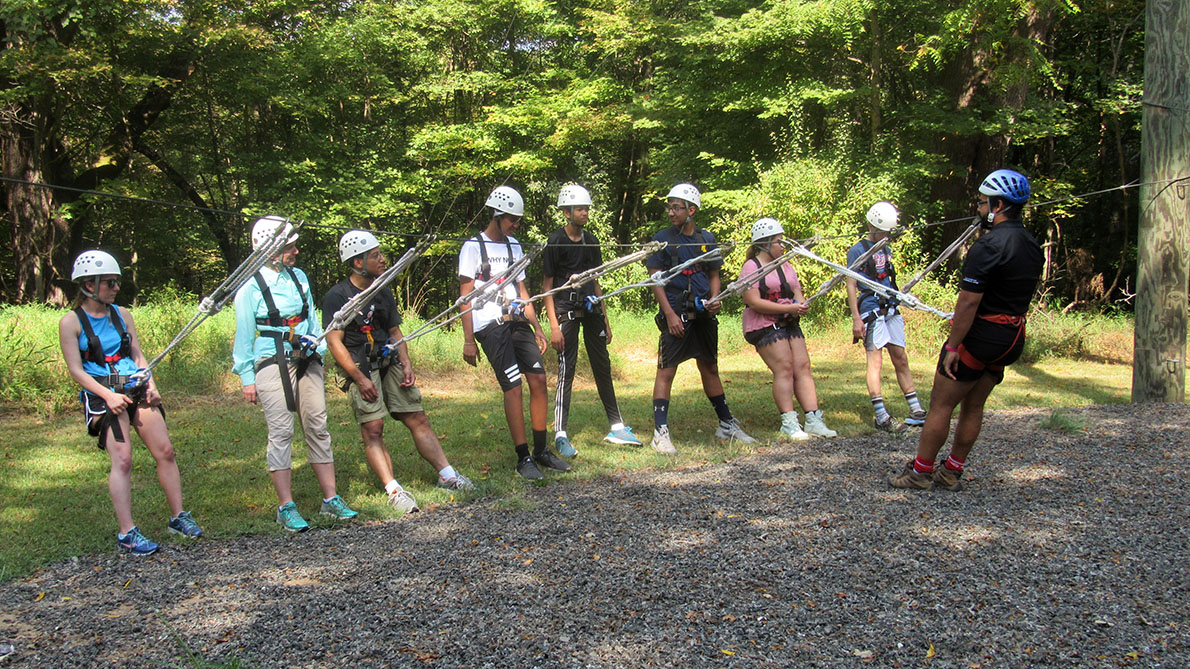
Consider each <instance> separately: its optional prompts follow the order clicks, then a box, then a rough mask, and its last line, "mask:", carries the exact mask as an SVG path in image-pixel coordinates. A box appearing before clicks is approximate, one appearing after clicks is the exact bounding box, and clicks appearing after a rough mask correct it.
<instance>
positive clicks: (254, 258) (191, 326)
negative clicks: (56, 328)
mask: <svg viewBox="0 0 1190 669" xmlns="http://www.w3.org/2000/svg"><path fill="white" fill-rule="evenodd" d="M302 225H303V222H302V221H298V222H296V223H290V220H289V219H285V221H284V222H283V223H282V224H281V225H278V226H277V229H276V230H274V231H273V234H272V236H271V237H269V239H268V241H266V242H265V243H264V244H262V245H261V246H260V247H259V248H256V249H253V250H252V253H249V254H248V257H246V258H244V261H243V262H242V263H240V265H239V267H237V268H235V270H233V271H232V273H231V274H230V275H228V277H227V278H226V279H224V280H223V283H221V284H219V285H218V286H216V288H215V290H213V291H212V292H211V294H210V295H208V296H207V297H204V298H202V299H201V300H199V303H198V313H197V314H195V315H194V316H193V317H192V318H191V319H190V322H189V323H187V324H186V325H185V326H183V327H182V329H181V330H180V331H179V332H178V334H176V335H174V338H173V340H172V341H170V343H169V345H168V346H166V347H165V349H163V350H162V351H161V352H160V353H158V354H157V357H155V358H153V359H152V360H150V361H149V364H148V365H146V366H145V368H144V369H142V370H138V371H137V373H136V374H134V375H133V377H134V378H137V379H140V380H147V379H148V378H149V375H150V374H152V372H153V369H154V368H155V367H157V365H158V364H160V363H161V361H162V360H164V359H165V356H166V355H168V354H169V353H170V352H171V351H173V350H174V349H175V348H177V347H178V346H179V345H180V344H181V343H182V342H183V341H185V339H186V338H187V337H189V336H190V335H191V334H193V333H194V331H195V330H197V329H198V326H199V325H202V323H203V322H204V321H205V320H206V319H208V318H210V317H211V316H214V315H215V314H217V313H219V312H220V311H222V310H223V307H225V306H227V303H228V302H229V301H230V300H231V299H232V298H234V297H235V294H236V293H237V292H238V291H239V290H240V287H241V286H243V285H244V283H246V282H247V281H248V279H251V278H252V275H254V274H256V273H257V272H258V271H260V268H261V267H263V266H264V264H265V263H266V262H268V261H269V260H271V259H272V258H274V257H275V256H276V255H277V254H278V253H280V252H281V249H283V248H285V245H286V244H288V243H289V241H288V240H289V236H290V235H291V234H292V233H294V232H296V231H297V230H298V229H300V228H301V227H302Z"/></svg>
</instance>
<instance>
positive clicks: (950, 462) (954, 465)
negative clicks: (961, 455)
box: [945, 455, 967, 472]
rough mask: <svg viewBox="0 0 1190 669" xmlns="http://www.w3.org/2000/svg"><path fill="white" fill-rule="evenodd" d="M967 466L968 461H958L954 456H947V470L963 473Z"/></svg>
mask: <svg viewBox="0 0 1190 669" xmlns="http://www.w3.org/2000/svg"><path fill="white" fill-rule="evenodd" d="M966 464H967V461H966V460H956V459H955V457H954V456H953V455H948V456H946V465H945V466H946V468H947V469H949V470H950V471H952V472H961V471H963V467H964V466H965V465H966Z"/></svg>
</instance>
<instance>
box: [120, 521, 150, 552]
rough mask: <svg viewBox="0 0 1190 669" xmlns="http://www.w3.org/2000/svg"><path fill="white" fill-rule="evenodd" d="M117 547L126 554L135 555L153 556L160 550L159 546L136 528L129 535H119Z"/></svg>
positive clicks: (129, 531)
mask: <svg viewBox="0 0 1190 669" xmlns="http://www.w3.org/2000/svg"><path fill="white" fill-rule="evenodd" d="M116 546H118V547H119V548H120V550H122V551H124V552H125V553H131V554H133V555H152V554H153V553H156V552H157V548H158V546H157V544H155V543H153V542H152V541H149V540H148V539H147V538H146V537H145V535H143V534H141V533H140V530H139V529H137V527H136V526H133V528H132V529H131V530H128V534H117V535H116Z"/></svg>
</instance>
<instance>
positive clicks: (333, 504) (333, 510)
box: [318, 495, 417, 520]
mask: <svg viewBox="0 0 1190 669" xmlns="http://www.w3.org/2000/svg"><path fill="white" fill-rule="evenodd" d="M409 499H413V498H412V497H410V498H409ZM414 506H417V504H416V503H414ZM318 512H319V513H321V514H322V515H324V516H330V517H331V518H338V519H339V520H351V519H352V518H355V517H356V516H358V515H359V511H355V510H353V509H352V508H351V507H349V506H347V502H344V501H343V498H342V497H341V496H339V495H335V496H334V497H332V498H330V499H329V500H327V501H325V502H323V503H322V508H321V509H319V511H318Z"/></svg>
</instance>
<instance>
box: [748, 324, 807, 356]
mask: <svg viewBox="0 0 1190 669" xmlns="http://www.w3.org/2000/svg"><path fill="white" fill-rule="evenodd" d="M800 321H801V319H799V318H795V319H793V321H792V322H790V323H789V324H788V325H785V326H781V325H779V324H778V325H770V326H769V327H767V328H761V329H759V330H753V331H751V332H745V333H744V341H746V342H748V343H749V344H752V345H753V346H755V347H756V348H758V349H761V348H764V347H765V346H768V345H770V344H775V343H777V342H779V341H785V340H786V339H805V338H806V335H804V334H802V325H801V322H800Z"/></svg>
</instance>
